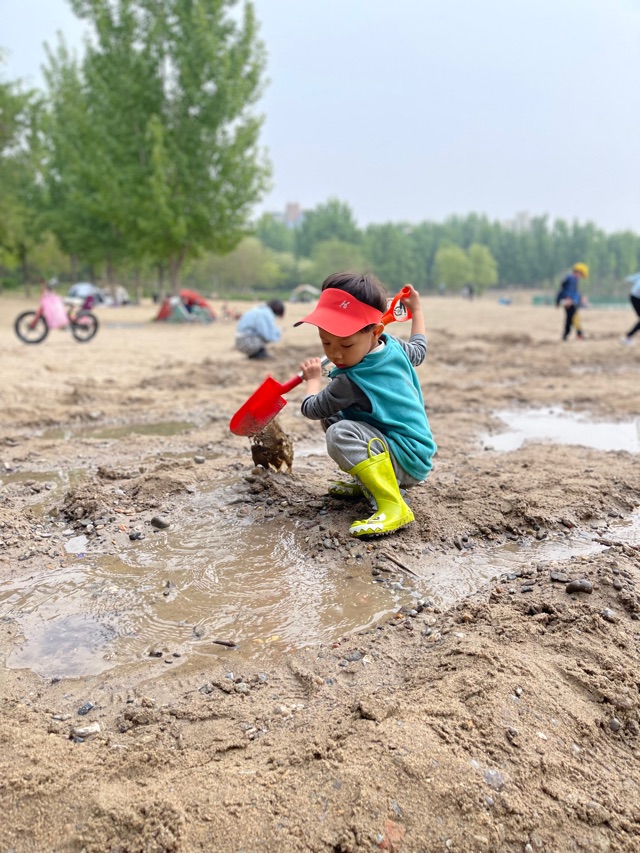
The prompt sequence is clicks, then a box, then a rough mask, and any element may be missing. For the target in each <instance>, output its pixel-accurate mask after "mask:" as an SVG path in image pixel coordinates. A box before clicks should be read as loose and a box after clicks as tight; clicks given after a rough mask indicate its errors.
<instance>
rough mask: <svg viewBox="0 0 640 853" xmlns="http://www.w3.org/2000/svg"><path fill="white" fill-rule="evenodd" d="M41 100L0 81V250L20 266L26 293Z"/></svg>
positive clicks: (36, 221)
mask: <svg viewBox="0 0 640 853" xmlns="http://www.w3.org/2000/svg"><path fill="white" fill-rule="evenodd" d="M39 110H40V102H39V99H38V98H37V95H36V93H35V92H33V91H30V90H28V91H24V90H23V89H22V87H21V86H20V84H19V83H18V82H10V83H4V82H0V187H2V191H1V192H0V252H1V254H2V256H3V257H4V259H5V260H6V261H8V262H9V263H11V262H13V261H17V262H18V263H19V264H20V266H21V267H22V280H23V282H24V284H25V287H26V290H27V294H29V284H30V269H29V262H28V253H29V251H30V249H31V248H32V247H33V246H34V245H35V243H37V241H38V240H39V239H40V237H41V235H42V224H41V219H40V215H39V190H38V186H37V183H36V174H37V169H36V162H35V151H36V150H37V146H36V143H35V140H34V137H35V134H36V129H37V125H38V116H39Z"/></svg>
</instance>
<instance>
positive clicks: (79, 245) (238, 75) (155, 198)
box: [48, 0, 269, 292]
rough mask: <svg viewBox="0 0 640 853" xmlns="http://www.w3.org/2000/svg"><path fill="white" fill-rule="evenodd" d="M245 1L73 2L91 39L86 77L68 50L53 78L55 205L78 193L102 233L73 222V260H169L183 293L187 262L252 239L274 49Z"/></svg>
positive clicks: (175, 285)
mask: <svg viewBox="0 0 640 853" xmlns="http://www.w3.org/2000/svg"><path fill="white" fill-rule="evenodd" d="M236 5H237V4H236V0H198V2H194V0H163V2H162V3H157V2H153V0H71V6H72V8H73V10H74V11H75V12H76V14H77V15H79V16H80V17H81V18H83V19H85V20H86V21H88V22H89V23H90V24H92V25H93V28H94V30H95V33H94V38H93V39H92V40H90V41H88V42H87V46H86V55H85V58H84V60H83V63H82V67H81V69H80V73H79V74H78V75H77V80H74V79H73V78H74V75H73V73H72V65H73V64H72V62H71V61H70V59H69V57H68V56H65V55H64V52H63V51H62V50H60V51H59V52H58V56H57V57H56V58H53V59H54V60H56V61H53V62H52V64H51V68H50V69H49V78H48V79H49V85H50V88H51V92H52V100H53V102H54V105H56V104H57V105H58V106H59V107H61V108H63V109H58V110H57V111H56V110H55V109H54V111H53V120H54V132H53V134H52V152H51V159H52V161H55V163H56V169H55V171H54V172H53V175H52V178H51V193H52V199H53V198H54V197H55V196H56V195H57V196H58V197H61V198H63V199H66V200H69V199H71V198H73V197H75V198H76V200H77V201H78V204H79V207H80V208H81V209H83V210H84V212H85V214H86V216H85V217H84V221H89V222H90V223H91V224H92V225H93V226H94V227H92V228H91V232H92V234H91V235H82V228H81V225H82V220H83V216H82V215H80V216H76V217H75V223H74V228H73V229H71V228H69V229H68V230H67V234H66V235H65V237H64V239H65V242H66V243H69V242H73V243H74V251H75V252H76V253H78V254H83V251H84V250H85V249H86V246H87V241H88V245H89V246H90V247H91V251H93V246H96V245H99V246H100V248H101V250H102V252H103V256H104V257H105V258H106V260H107V264H108V265H109V264H110V263H112V262H115V261H117V260H118V259H119V258H125V257H126V258H127V259H128V260H130V261H137V260H141V259H143V258H147V259H149V260H151V261H153V262H162V263H164V264H165V265H166V266H167V268H168V270H169V275H170V279H171V284H172V289H173V290H174V292H175V291H177V290H178V289H179V282H180V271H181V268H182V265H183V263H184V261H185V259H186V258H188V257H194V256H197V255H198V254H199V253H201V252H203V251H213V252H215V253H223V252H228V251H230V250H231V249H233V248H234V247H235V246H236V245H237V244H238V243H239V241H240V240H241V239H242V237H243V236H244V235H245V234H246V233H247V231H248V218H249V215H250V213H251V209H252V207H253V205H254V204H255V203H256V202H257V201H258V200H259V198H260V197H261V195H262V192H263V191H264V189H265V188H266V180H267V176H268V172H269V169H268V166H267V164H266V161H265V160H264V159H263V157H262V155H261V154H260V152H259V150H258V137H259V132H260V128H261V125H262V118H261V117H259V116H256V115H254V114H253V112H252V107H253V106H254V105H255V103H256V101H257V99H258V98H259V96H260V95H261V92H262V77H263V71H264V64H265V54H264V49H263V45H262V42H261V41H260V40H259V39H258V36H257V22H256V19H255V15H254V11H253V6H252V5H251V3H249V2H246V3H245V4H244V6H243V9H242V14H241V15H239V14H236V13H235V10H234V7H235V6H236ZM79 105H80V106H81V109H80V110H79V109H78V106H79ZM62 112H64V113H65V115H66V116H67V119H68V121H67V123H66V124H63V123H62V122H61V121H60V115H61V113H62ZM76 133H78V134H79V137H74V134H76ZM72 152H73V154H74V156H73V157H71V156H70V154H71V153H72ZM98 222H102V223H103V227H101V228H95V224H97V223H98ZM59 225H60V222H59V221H58V226H59ZM59 231H60V232H61V231H62V229H61V228H59Z"/></svg>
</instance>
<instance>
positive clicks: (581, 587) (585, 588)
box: [564, 578, 593, 594]
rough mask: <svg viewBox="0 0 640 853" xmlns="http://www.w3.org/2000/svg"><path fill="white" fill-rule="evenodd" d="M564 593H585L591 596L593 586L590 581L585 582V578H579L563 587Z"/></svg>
mask: <svg viewBox="0 0 640 853" xmlns="http://www.w3.org/2000/svg"><path fill="white" fill-rule="evenodd" d="M564 591H565V592H568V593H572V592H586V593H588V594H591V593H592V592H593V584H592V583H591V581H588V580H585V578H580V580H575V581H571V583H568V584H567V585H566V587H565V590H564Z"/></svg>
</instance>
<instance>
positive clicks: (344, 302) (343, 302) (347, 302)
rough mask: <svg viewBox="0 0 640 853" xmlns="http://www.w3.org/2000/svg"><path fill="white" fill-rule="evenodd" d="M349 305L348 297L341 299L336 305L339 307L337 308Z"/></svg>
mask: <svg viewBox="0 0 640 853" xmlns="http://www.w3.org/2000/svg"><path fill="white" fill-rule="evenodd" d="M349 305H350V303H349V300H348V299H345V300H343V301H342V302H341V303H340V305H339V306H338V307H339V308H348V307H349Z"/></svg>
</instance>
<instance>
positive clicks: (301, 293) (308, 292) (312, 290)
mask: <svg viewBox="0 0 640 853" xmlns="http://www.w3.org/2000/svg"><path fill="white" fill-rule="evenodd" d="M318 296H320V288H319V287H314V286H313V285H312V284H299V285H298V286H297V287H294V289H293V290H292V291H291V296H290V297H289V302H313V301H314V299H317V298H318Z"/></svg>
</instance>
